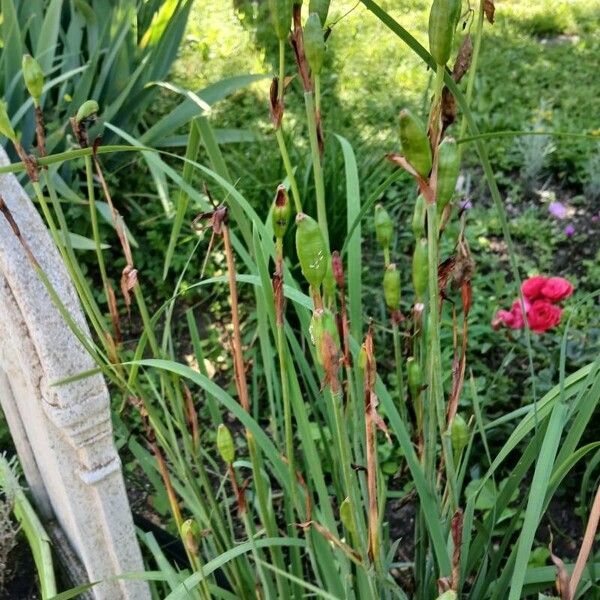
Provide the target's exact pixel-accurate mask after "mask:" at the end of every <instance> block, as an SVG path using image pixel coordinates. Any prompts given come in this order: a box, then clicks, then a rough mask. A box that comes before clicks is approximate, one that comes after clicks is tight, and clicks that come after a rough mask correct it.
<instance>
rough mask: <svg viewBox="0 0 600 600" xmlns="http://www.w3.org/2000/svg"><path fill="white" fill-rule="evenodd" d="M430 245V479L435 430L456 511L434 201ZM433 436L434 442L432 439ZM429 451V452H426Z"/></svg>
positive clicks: (429, 215)
mask: <svg viewBox="0 0 600 600" xmlns="http://www.w3.org/2000/svg"><path fill="white" fill-rule="evenodd" d="M427 242H428V248H427V250H428V261H429V268H428V277H429V281H428V288H429V321H428V327H427V396H428V403H427V412H428V425H429V428H428V439H427V440H426V454H427V460H426V461H425V464H426V465H427V466H428V468H429V476H430V478H431V479H430V480H431V481H432V482H434V481H435V462H436V461H435V437H436V436H435V430H436V421H437V429H438V432H439V435H440V440H441V443H442V451H443V457H444V465H445V468H446V475H447V477H446V482H447V485H449V486H450V490H451V491H452V500H453V504H452V506H453V508H456V506H457V505H458V498H457V496H456V486H455V483H456V482H455V480H454V477H455V474H454V461H453V458H452V446H451V443H450V437H449V435H448V432H447V431H446V407H445V402H444V390H443V383H442V354H441V348H440V318H439V315H440V302H439V298H440V295H439V288H438V262H439V261H438V222H437V205H436V204H435V203H434V202H432V203H429V204H428V205H427ZM431 437H433V439H430V438H431ZM427 450H428V451H427Z"/></svg>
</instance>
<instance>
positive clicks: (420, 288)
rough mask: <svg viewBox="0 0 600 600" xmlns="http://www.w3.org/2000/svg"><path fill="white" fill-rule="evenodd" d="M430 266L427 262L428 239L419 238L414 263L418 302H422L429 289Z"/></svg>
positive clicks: (414, 286)
mask: <svg viewBox="0 0 600 600" xmlns="http://www.w3.org/2000/svg"><path fill="white" fill-rule="evenodd" d="M428 274H429V266H428V263H427V240H426V239H425V238H421V239H419V240H417V243H416V245H415V251H414V254H413V263H412V280H413V288H414V290H415V298H416V301H417V302H422V301H423V297H424V296H425V291H426V290H427V277H428Z"/></svg>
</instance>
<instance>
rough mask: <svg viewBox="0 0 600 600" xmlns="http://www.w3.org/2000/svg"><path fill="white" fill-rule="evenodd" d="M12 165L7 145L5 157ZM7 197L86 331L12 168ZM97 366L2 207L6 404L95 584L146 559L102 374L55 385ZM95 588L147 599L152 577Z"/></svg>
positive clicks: (2, 386) (2, 395)
mask: <svg viewBox="0 0 600 600" xmlns="http://www.w3.org/2000/svg"><path fill="white" fill-rule="evenodd" d="M7 162H8V159H7V157H6V154H5V152H4V150H3V149H2V148H1V147H0V164H7ZM0 196H1V197H2V199H3V200H4V202H5V203H6V206H7V207H8V209H9V210H10V213H11V214H12V216H13V217H14V220H15V222H16V224H17V225H18V227H19V229H20V232H21V234H22V236H23V238H24V239H25V240H26V242H27V244H28V246H29V248H30V249H31V251H32V253H33V255H34V256H35V258H36V259H37V261H38V263H39V264H40V265H41V267H42V269H43V271H44V272H45V273H46V275H47V276H48V278H49V279H50V281H51V283H52V285H53V287H54V289H55V290H56V291H57V293H58V295H59V296H60V298H61V300H62V302H63V303H64V305H65V306H66V308H67V309H68V310H69V312H70V314H71V316H72V318H73V319H74V320H75V321H76V322H77V324H78V326H79V327H80V328H81V330H83V331H84V332H85V333H86V334H87V335H89V330H88V328H87V326H86V323H85V319H84V316H83V314H82V311H81V308H80V306H79V302H78V300H77V296H76V294H75V291H74V289H73V287H72V285H71V282H70V280H69V277H68V274H67V272H66V269H65V268H64V265H63V263H62V260H61V258H60V255H59V253H58V251H57V249H56V247H55V246H54V244H53V241H52V239H51V238H50V236H49V234H48V232H47V231H46V227H45V226H44V224H43V222H42V220H41V218H40V217H39V215H38V213H37V211H36V209H35V207H34V206H33V205H32V203H31V201H30V199H29V198H28V196H27V194H26V193H25V191H24V190H23V188H22V187H21V186H20V185H19V183H18V181H17V179H16V178H15V177H14V176H13V175H0ZM93 367H94V364H93V362H92V359H91V358H90V356H89V355H88V354H87V352H86V351H85V349H84V348H83V347H82V345H81V343H80V342H79V341H78V340H77V338H76V337H75V335H74V334H73V333H72V332H71V330H70V328H69V326H68V325H67V324H66V323H65V322H64V321H63V319H62V317H61V315H60V313H59V312H58V310H57V309H56V307H55V306H54V304H53V303H52V301H51V299H50V297H49V295H48V293H47V291H46V288H45V287H44V285H43V283H42V282H41V281H40V279H39V278H38V276H37V275H36V272H35V271H34V269H33V268H32V266H31V263H30V261H29V260H28V258H27V255H26V253H25V251H24V248H23V245H22V244H21V243H20V242H19V240H18V238H17V237H16V236H15V234H14V232H13V230H12V228H11V227H10V225H9V223H8V221H7V220H6V218H5V217H4V216H3V215H2V214H0V401H1V403H2V408H3V409H4V412H5V414H6V418H7V420H8V423H9V427H10V430H11V433H12V435H13V438H14V441H15V445H16V447H17V451H18V453H19V457H20V459H21V464H22V465H23V469H24V471H25V476H26V478H27V481H28V484H29V486H30V488H31V492H32V495H33V496H34V499H35V501H36V504H37V506H38V509H39V510H40V512H41V513H42V514H43V515H44V516H45V517H47V518H50V517H55V518H56V520H57V521H58V522H59V523H60V525H61V527H62V529H63V530H64V532H65V534H66V536H67V538H68V539H69V541H70V543H71V545H72V547H73V549H74V550H75V552H76V554H77V555H78V556H79V558H80V559H81V561H82V563H83V565H84V566H85V569H86V570H87V574H88V577H89V579H90V581H98V580H104V579H107V578H109V577H113V576H115V575H117V574H119V573H126V572H133V571H135V572H140V571H142V570H143V563H142V559H141V554H140V549H139V546H138V544H137V540H136V537H135V531H134V527H133V521H132V517H131V512H130V509H129V503H128V501H127V496H126V493H125V486H124V483H123V476H122V473H121V462H120V460H119V456H118V454H117V452H116V449H115V446H114V443H113V435H112V425H111V421H110V398H109V395H108V390H107V388H106V385H105V383H104V380H103V378H102V377H101V376H100V375H95V376H93V377H87V378H85V379H82V380H79V381H75V382H72V383H68V384H66V385H60V386H54V385H53V383H54V382H57V381H60V380H63V379H65V378H68V377H71V376H74V375H77V374H78V373H81V372H83V371H87V370H89V369H93ZM94 595H95V597H96V598H98V599H106V600H109V599H110V600H119V599H131V600H138V599H139V600H145V599H146V598H149V597H150V593H149V589H148V586H147V584H146V583H145V582H142V581H134V580H113V581H108V582H105V583H102V584H100V585H98V586H96V587H95V588H94Z"/></svg>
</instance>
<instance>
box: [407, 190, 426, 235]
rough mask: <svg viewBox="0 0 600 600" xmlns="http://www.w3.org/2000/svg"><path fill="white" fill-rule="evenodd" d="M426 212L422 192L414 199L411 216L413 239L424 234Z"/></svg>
mask: <svg viewBox="0 0 600 600" xmlns="http://www.w3.org/2000/svg"><path fill="white" fill-rule="evenodd" d="M426 214H427V205H426V204H425V198H424V197H423V194H419V195H418V196H417V199H416V200H415V210H414V212H413V218H412V224H411V226H412V232H413V235H414V236H415V239H416V240H418V239H420V238H422V237H423V236H424V235H425V215H426Z"/></svg>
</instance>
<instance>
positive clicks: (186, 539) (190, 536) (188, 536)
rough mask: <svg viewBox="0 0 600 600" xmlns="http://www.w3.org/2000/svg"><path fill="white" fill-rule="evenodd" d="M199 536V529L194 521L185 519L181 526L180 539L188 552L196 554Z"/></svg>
mask: <svg viewBox="0 0 600 600" xmlns="http://www.w3.org/2000/svg"><path fill="white" fill-rule="evenodd" d="M199 536H200V527H199V526H198V523H196V521H194V519H187V521H184V522H183V523H182V524H181V539H182V540H183V543H184V544H185V547H186V548H187V550H188V551H189V552H191V553H192V554H194V555H196V554H198V551H199V547H198V538H199Z"/></svg>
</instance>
